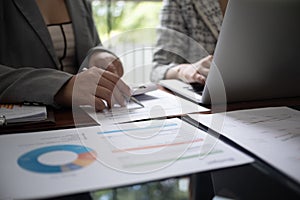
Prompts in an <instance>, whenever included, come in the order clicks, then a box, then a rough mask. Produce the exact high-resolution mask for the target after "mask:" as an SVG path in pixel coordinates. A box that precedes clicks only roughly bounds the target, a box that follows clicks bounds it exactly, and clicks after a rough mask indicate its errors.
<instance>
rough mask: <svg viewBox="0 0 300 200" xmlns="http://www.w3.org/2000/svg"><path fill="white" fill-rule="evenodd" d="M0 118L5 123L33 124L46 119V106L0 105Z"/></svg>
mask: <svg viewBox="0 0 300 200" xmlns="http://www.w3.org/2000/svg"><path fill="white" fill-rule="evenodd" d="M0 116H5V119H6V121H7V123H19V122H35V121H41V120H45V119H46V118H47V109H46V106H30V105H13V104H0Z"/></svg>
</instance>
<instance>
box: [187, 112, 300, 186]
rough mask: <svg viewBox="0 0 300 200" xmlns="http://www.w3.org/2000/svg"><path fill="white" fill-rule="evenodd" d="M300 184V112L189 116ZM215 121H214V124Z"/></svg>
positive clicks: (228, 113)
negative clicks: (219, 128)
mask: <svg viewBox="0 0 300 200" xmlns="http://www.w3.org/2000/svg"><path fill="white" fill-rule="evenodd" d="M189 117H191V118H193V119H195V120H197V121H198V122H200V123H202V124H203V125H205V126H207V127H211V128H212V129H215V128H213V127H220V126H219V125H217V126H216V125H214V124H216V123H223V124H222V127H223V128H222V130H216V131H217V132H219V133H221V134H222V135H224V136H226V137H227V138H229V139H231V140H233V141H234V142H236V143H237V144H239V145H241V146H242V147H244V148H245V149H247V150H249V151H250V152H252V153H254V154H255V155H257V156H258V157H260V158H262V159H263V160H264V161H266V162H267V163H269V164H270V165H272V166H274V167H275V168H277V169H279V170H280V171H282V172H283V173H285V174H286V175H288V176H289V177H291V178H292V179H294V180H295V181H297V182H298V183H300V123H299V122H300V112H299V111H297V110H294V109H290V108H287V107H277V108H273V107H271V108H262V109H251V110H241V111H233V112H227V113H226V114H225V115H224V113H221V114H209V115H194V114H192V115H189ZM212 120H214V122H213V123H212Z"/></svg>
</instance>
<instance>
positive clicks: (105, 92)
mask: <svg viewBox="0 0 300 200" xmlns="http://www.w3.org/2000/svg"><path fill="white" fill-rule="evenodd" d="M95 97H97V98H101V99H103V100H105V101H106V102H107V105H108V107H109V108H111V107H112V91H111V90H109V89H107V88H105V87H101V86H97V88H96V92H95Z"/></svg>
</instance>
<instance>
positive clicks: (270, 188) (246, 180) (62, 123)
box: [0, 98, 300, 199]
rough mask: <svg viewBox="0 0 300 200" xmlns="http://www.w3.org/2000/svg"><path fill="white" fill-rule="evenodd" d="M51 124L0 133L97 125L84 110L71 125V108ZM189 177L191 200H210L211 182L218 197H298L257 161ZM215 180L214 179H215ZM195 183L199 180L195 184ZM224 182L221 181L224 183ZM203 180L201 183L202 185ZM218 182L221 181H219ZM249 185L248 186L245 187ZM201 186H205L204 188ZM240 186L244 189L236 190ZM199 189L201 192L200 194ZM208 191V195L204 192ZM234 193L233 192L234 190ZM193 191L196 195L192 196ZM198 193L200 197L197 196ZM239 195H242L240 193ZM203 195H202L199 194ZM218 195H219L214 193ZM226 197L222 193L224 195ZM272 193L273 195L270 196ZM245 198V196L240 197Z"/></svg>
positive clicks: (295, 102) (289, 102)
mask: <svg viewBox="0 0 300 200" xmlns="http://www.w3.org/2000/svg"><path fill="white" fill-rule="evenodd" d="M299 105H300V98H291V99H276V100H268V101H257V102H242V103H234V104H229V105H227V110H230V111H231V110H238V109H249V108H260V107H266V106H299ZM52 111H53V116H54V119H55V123H47V124H43V123H42V124H28V125H24V126H17V127H7V128H6V129H1V130H0V131H1V133H4V134H5V133H16V132H28V131H39V130H53V129H62V128H73V127H79V126H92V125H97V123H96V122H95V121H94V120H93V119H91V118H90V117H89V116H88V115H87V114H86V113H85V112H84V111H82V110H81V109H75V110H73V112H76V123H75V122H74V117H73V112H72V110H71V109H61V110H55V109H54V110H52ZM193 177H198V178H196V179H195V180H194V181H193V182H192V184H193V188H194V190H193V192H194V193H193V194H194V195H195V196H194V197H195V199H198V197H199V196H200V197H204V199H211V195H212V192H211V191H213V190H212V189H211V188H209V187H211V186H212V182H211V180H209V179H211V177H212V180H213V181H214V184H215V185H216V186H217V189H215V191H217V192H220V194H222V192H224V191H223V188H225V189H227V190H231V191H233V192H236V193H237V194H238V195H245V193H247V192H249V191H250V192H252V193H255V192H256V193H263V197H270V198H272V197H275V198H276V197H282V196H280V195H283V196H284V197H288V198H290V199H294V198H295V199H297V198H300V193H298V192H299V191H298V189H299V188H300V187H299V186H296V187H298V188H296V189H295V188H293V187H294V185H292V186H291V185H289V182H287V181H286V180H285V179H286V178H285V177H284V176H283V175H282V174H280V173H278V172H277V171H276V170H274V169H272V168H271V167H270V166H268V165H265V164H264V163H261V162H255V163H254V164H250V165H245V166H238V167H233V168H227V169H220V170H214V171H212V172H203V173H199V174H197V175H195V176H193ZM216 177H217V178H216ZM218 177H221V178H222V179H223V183H220V182H218V180H217V179H218ZM199 180H201V181H200V182H199ZM224 180H225V181H224ZM203 181H205V182H203ZM221 182H222V181H221ZM249 184H250V185H249ZM203 185H205V186H206V187H204V186H203ZM238 186H242V187H243V188H245V189H241V188H238ZM203 188H205V190H204V191H203ZM208 190H210V192H209V191H208ZM235 190H237V191H235ZM195 191H196V193H195ZM199 193H200V194H199ZM240 193H242V194H240ZM203 194H204V195H203ZM218 194H219V193H218ZM225 194H226V193H225ZM272 194H273V196H272ZM88 196H89V195H88V194H87V193H86V194H76V195H72V196H68V197H62V198H61V199H73V198H80V199H82V198H86V199H88ZM243 197H245V196H243Z"/></svg>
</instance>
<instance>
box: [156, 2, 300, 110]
mask: <svg viewBox="0 0 300 200" xmlns="http://www.w3.org/2000/svg"><path fill="white" fill-rule="evenodd" d="M299 10H300V1H296V0H268V1H260V0H230V1H229V2H228V5H227V10H226V14H225V16H224V20H223V23H222V29H221V32H220V35H219V38H218V42H217V46H216V49H215V53H214V58H213V63H212V66H211V69H210V72H209V75H208V77H207V80H206V84H205V86H204V88H203V91H201V92H199V91H195V90H194V88H193V84H192V85H190V84H186V83H183V82H181V81H178V80H162V81H161V82H160V85H162V86H164V87H166V88H168V89H170V90H172V91H174V92H175V93H178V94H180V95H182V96H184V97H186V98H188V99H190V100H192V101H195V102H197V103H200V104H211V103H226V102H227V103H231V102H240V101H253V100H263V99H274V98H288V97H299V96H300V26H299V20H298V19H300V12H299Z"/></svg>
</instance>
